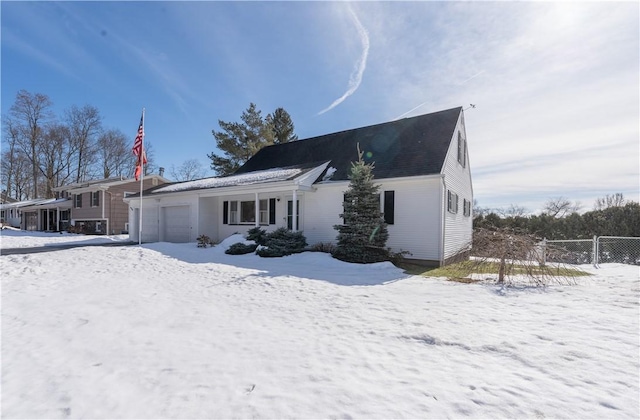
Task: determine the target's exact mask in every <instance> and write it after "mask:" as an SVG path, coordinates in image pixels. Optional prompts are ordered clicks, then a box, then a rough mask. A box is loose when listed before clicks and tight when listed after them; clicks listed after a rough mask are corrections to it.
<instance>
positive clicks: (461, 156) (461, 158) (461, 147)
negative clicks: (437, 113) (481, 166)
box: [458, 131, 467, 168]
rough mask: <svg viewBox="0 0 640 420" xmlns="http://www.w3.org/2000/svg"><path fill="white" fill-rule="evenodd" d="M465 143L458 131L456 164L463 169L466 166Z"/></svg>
mask: <svg viewBox="0 0 640 420" xmlns="http://www.w3.org/2000/svg"><path fill="white" fill-rule="evenodd" d="M466 155H467V142H466V141H465V140H464V137H462V133H461V132H460V131H458V162H459V163H460V165H462V167H463V168H464V167H465V166H466Z"/></svg>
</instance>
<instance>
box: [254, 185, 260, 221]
mask: <svg viewBox="0 0 640 420" xmlns="http://www.w3.org/2000/svg"><path fill="white" fill-rule="evenodd" d="M255 219H256V227H258V226H260V199H259V198H258V193H257V192H256V208H255Z"/></svg>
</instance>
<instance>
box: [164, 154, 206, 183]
mask: <svg viewBox="0 0 640 420" xmlns="http://www.w3.org/2000/svg"><path fill="white" fill-rule="evenodd" d="M205 174H206V171H205V170H204V168H203V167H202V164H201V163H200V162H199V161H198V160H197V159H188V160H185V161H184V162H183V163H182V165H180V166H179V167H178V168H176V167H175V166H173V165H171V176H172V177H173V179H175V180H176V181H192V180H194V179H198V178H204V176H205Z"/></svg>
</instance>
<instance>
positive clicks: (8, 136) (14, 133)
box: [0, 116, 20, 197]
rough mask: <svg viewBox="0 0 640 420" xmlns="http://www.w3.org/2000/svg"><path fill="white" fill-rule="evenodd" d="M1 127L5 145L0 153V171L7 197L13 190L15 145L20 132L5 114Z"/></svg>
mask: <svg viewBox="0 0 640 420" xmlns="http://www.w3.org/2000/svg"><path fill="white" fill-rule="evenodd" d="M3 128H4V139H5V143H6V144H7V147H6V148H5V149H4V152H3V153H2V166H1V168H0V170H1V171H2V181H3V183H4V185H6V189H5V193H6V194H7V197H11V196H12V195H11V191H12V190H13V184H12V182H13V181H15V177H14V174H13V171H14V160H15V156H16V154H17V150H16V147H17V143H18V139H19V135H20V132H19V130H18V127H16V125H15V124H14V122H13V120H12V119H11V118H8V117H6V116H5V118H4V119H3Z"/></svg>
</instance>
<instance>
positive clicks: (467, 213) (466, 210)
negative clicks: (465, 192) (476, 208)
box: [462, 198, 471, 217]
mask: <svg viewBox="0 0 640 420" xmlns="http://www.w3.org/2000/svg"><path fill="white" fill-rule="evenodd" d="M462 203H463V214H464V215H465V216H466V217H469V216H471V201H469V200H467V199H466V198H465V199H464V200H463V202H462Z"/></svg>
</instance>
